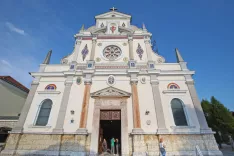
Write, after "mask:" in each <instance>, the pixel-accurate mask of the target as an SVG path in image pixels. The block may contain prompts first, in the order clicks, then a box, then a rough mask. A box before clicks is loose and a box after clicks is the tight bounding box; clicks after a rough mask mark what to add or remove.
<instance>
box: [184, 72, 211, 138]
mask: <svg viewBox="0 0 234 156" xmlns="http://www.w3.org/2000/svg"><path fill="white" fill-rule="evenodd" d="M185 79H186V84H187V86H188V90H189V93H190V95H191V98H192V101H193V105H194V108H195V111H196V114H197V118H198V122H199V124H200V130H201V133H212V130H211V128H209V127H208V124H207V121H206V118H205V115H204V112H203V109H202V107H201V103H200V101H199V98H198V95H197V92H196V89H195V86H194V81H193V79H192V77H191V75H185ZM212 134H213V133H212Z"/></svg>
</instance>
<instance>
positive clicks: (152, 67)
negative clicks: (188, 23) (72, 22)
mask: <svg viewBox="0 0 234 156" xmlns="http://www.w3.org/2000/svg"><path fill="white" fill-rule="evenodd" d="M95 22H96V24H95V25H94V26H91V27H89V28H87V29H85V27H84V26H82V28H81V30H80V31H79V32H78V33H77V34H75V35H74V37H75V45H74V50H73V51H72V53H71V54H70V55H68V56H65V57H64V58H62V60H61V64H50V63H49V62H50V57H51V53H52V51H50V52H49V53H48V54H47V56H46V58H45V60H44V62H43V63H42V64H41V65H40V68H39V71H37V72H31V73H30V74H31V75H32V77H33V78H34V79H33V81H32V84H31V89H30V92H29V95H28V97H27V100H26V102H25V105H24V107H23V110H22V113H21V115H20V118H19V121H18V123H17V125H16V127H15V128H14V129H13V130H12V132H11V134H10V136H9V137H8V139H7V143H6V146H5V149H4V150H3V151H2V152H1V155H53V156H55V155H56V156H59V155H61V156H63V155H74V156H77V155H78V156H85V155H91V156H96V155H98V154H101V153H102V152H103V149H102V142H103V139H106V141H107V145H108V149H110V140H111V138H112V137H114V138H115V139H118V140H119V144H120V147H119V153H120V154H121V155H123V156H128V155H134V156H135V155H139V156H141V155H150V156H157V155H159V139H160V138H163V140H164V143H165V145H166V151H167V155H184V156H188V155H196V153H197V152H201V153H202V154H203V155H209V156H210V155H212V156H218V155H219V156H220V155H222V153H221V152H220V151H219V149H218V146H217V143H216V141H215V138H214V135H213V134H214V132H213V131H212V130H211V129H210V128H209V127H208V125H207V122H206V119H205V116H204V113H203V110H202V107H201V103H200V101H199V98H198V96H197V93H196V89H195V86H194V80H193V78H192V75H194V73H195V72H194V71H191V70H189V69H188V68H187V65H186V64H187V63H186V62H185V61H184V60H183V58H182V56H181V54H180V52H179V50H178V49H175V53H176V57H177V62H176V63H166V62H165V59H164V57H162V56H160V55H158V54H157V53H156V52H154V51H153V50H152V46H151V36H152V34H151V33H150V32H149V31H148V30H147V28H146V27H145V26H144V24H143V26H142V28H138V27H136V26H134V25H131V16H130V15H127V14H124V13H121V12H118V11H117V10H116V9H115V8H112V9H111V10H110V11H109V12H107V13H103V14H100V15H97V16H95Z"/></svg>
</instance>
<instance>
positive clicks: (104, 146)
mask: <svg viewBox="0 0 234 156" xmlns="http://www.w3.org/2000/svg"><path fill="white" fill-rule="evenodd" d="M102 150H103V152H106V150H107V143H106V139H104V140H103V142H102Z"/></svg>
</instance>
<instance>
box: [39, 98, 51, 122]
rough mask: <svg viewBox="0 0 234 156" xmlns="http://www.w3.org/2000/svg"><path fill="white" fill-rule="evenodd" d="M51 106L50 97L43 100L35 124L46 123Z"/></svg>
mask: <svg viewBox="0 0 234 156" xmlns="http://www.w3.org/2000/svg"><path fill="white" fill-rule="evenodd" d="M51 107H52V101H51V100H50V99H46V100H44V101H43V103H42V105H41V108H40V111H39V114H38V117H37V121H36V126H46V125H47V123H48V120H49V116H50V111H51Z"/></svg>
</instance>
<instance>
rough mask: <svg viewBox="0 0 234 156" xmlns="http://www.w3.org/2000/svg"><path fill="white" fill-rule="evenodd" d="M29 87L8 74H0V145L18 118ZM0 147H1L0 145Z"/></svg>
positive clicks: (3, 142)
mask: <svg viewBox="0 0 234 156" xmlns="http://www.w3.org/2000/svg"><path fill="white" fill-rule="evenodd" d="M28 92H29V89H28V88H26V87H25V86H24V85H22V84H21V83H19V82H18V81H16V80H15V79H14V78H12V77H10V76H0V146H3V145H4V144H5V141H6V139H7V136H8V131H10V130H11V129H12V128H13V127H14V126H15V124H16V122H17V121H18V119H19V116H20V112H21V109H22V108H23V105H24V103H25V100H26V98H27V95H28ZM0 149H1V147H0Z"/></svg>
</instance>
